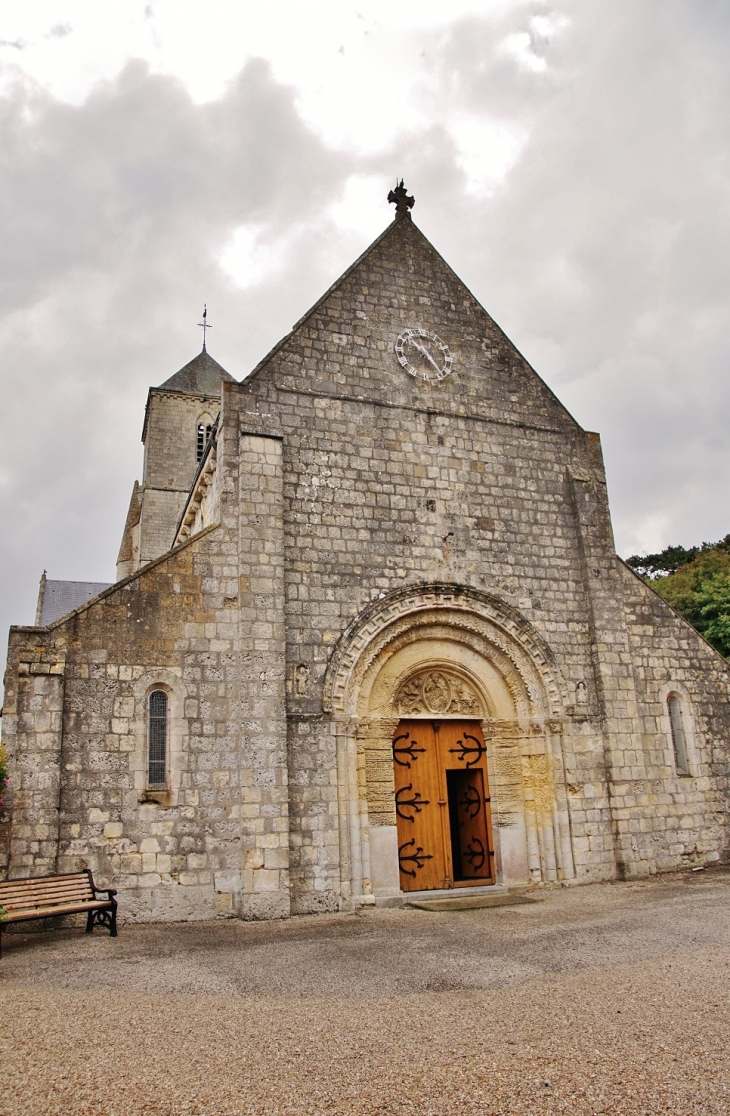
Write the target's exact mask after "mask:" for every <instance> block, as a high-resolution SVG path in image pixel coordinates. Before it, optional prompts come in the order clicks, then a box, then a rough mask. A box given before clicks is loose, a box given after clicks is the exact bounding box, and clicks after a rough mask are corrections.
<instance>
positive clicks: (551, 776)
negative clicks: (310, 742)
mask: <svg viewBox="0 0 730 1116" xmlns="http://www.w3.org/2000/svg"><path fill="white" fill-rule="evenodd" d="M561 691H562V686H561V683H560V679H559V676H558V672H557V670H556V669H555V666H554V663H553V661H552V657H551V655H550V652H549V649H548V648H547V646H546V644H545V643H544V641H543V640H542V639H541V638H540V636H539V635H538V634H537V633H536V632H535V630H534V628H532V627H531V625H529V624H528V623H527V622H526V621H525V619H524V617H522V616H521V615H520V614H519V613H518V612H517V611H516V610H515V609H513V608H512V607H511V606H509V605H507V604H506V603H505V602H503V601H500V600H497V599H495V598H494V597H491V596H490V595H488V594H486V593H483V592H480V591H478V590H473V589H467V588H464V587H454V586H441V585H439V586H428V587H421V588H415V589H413V588H409V589H403V590H399V591H398V592H396V593H393V594H390V595H389V596H388V597H386V598H384V599H383V600H382V601H378V602H375V603H374V604H373V605H372V606H370V608H369V609H367V610H366V612H365V613H364V614H363V615H362V616H361V617H360V618H359V619H358V620H357V621H356V622H355V623H354V624H353V625H352V626H351V628H350V629H349V631H348V633H347V634H346V636H345V637H343V639H342V641H341V643H340V645H339V646H338V648H337V649H336V651H335V654H334V656H333V659H332V661H331V664H330V669H329V671H328V677H327V679H326V684H325V710H326V711H328V712H329V713H330V715H331V718H332V720H331V725H332V730H333V731H334V733H335V736H336V740H337V755H338V796H339V820H340V826H339V839H340V866H341V868H340V870H341V879H342V885H341V886H342V896H343V903H344V905H345V906H347V905H348V904H349V903H358V902H369V901H374V898H373V897H375V898H377V897H381V898H383V899H384V900H385V898H387V897H388V896H390V895H392V896H397V895H402V894H403V893H404V892H407V891H409V890H440V889H441V888H443V887H444V886H446V887H448V886H462V887H469V886H474V885H475V883H477V882H481V883H489V882H492V881H494V882H499V883H506V884H508V885H512V886H517V885H525V884H529V883H531V882H532V883H539V882H541V881H549V880H559V879H571V878H573V876H574V874H575V870H574V866H573V856H572V839H571V832H570V818H569V807H568V802H567V795H566V785H565V772H564V767H563V754H562V732H563V717H562V696H561ZM436 725H438V729H436V727H435V726H436ZM426 726H430V728H426ZM414 730H416V734H417V737H418V735H419V734H420V739H418V741H417V742H418V743H419V744H424V740H425V739H426V737H425V736H424V733H427V732H433V734H434V738H437V739H434V742H433V745H432V753H433V769H432V773H431V774H430V775H428V776H427V777H426V780H427V783H428V786H427V787H426V785H425V784H424V787H422V788H421V787H418V786H417V785H416V782H415V781H414V780H412V779H411V778H410V775H411V774H412V773H413V774H415V773H416V772H417V771H420V770H423V769H419V768H418V767H417V764H418V762H420V761H421V759H422V758H424V756H423V754H420V753H416V754H417V756H418V759H417V761H416V764H412V765H411V769H410V770H409V768H408V767H405V768H402V769H401V768H400V765H399V764H398V763H396V761H395V759H394V751H393V745H394V741H395V738H396V736H398V735H400V734H405V733H406V732H408V733H410V734H411V736H410V739H413V731H414ZM465 730H466V731H468V732H469V735H471V736H473V737H474V738H475V739H476V741H477V742H478V745H479V746H481V745H483V746H484V749H485V750H484V752H483V753H482V752H480V753H479V762H478V763H477V764H474V766H473V767H468V766H467V758H465V759H464V761H463V762H454V761H455V758H456V756H457V755H458V754H459V746H458V743H457V742H458V740H461V741H462V742H463V741H464V731H465ZM443 733H445V734H446V735H443V736H442V735H441V734H443ZM440 740H444V741H446V743H445V744H444V745H442V744H441V743H439V741H440ZM467 743H468V745H469V746H471V747H477V745H476V744H474V742H473V741H471V742H467ZM405 744H406V745H407V744H408V741H407V740H406V741H405ZM424 746H425V745H424ZM452 748H453V749H456V751H453V752H452ZM475 755H476V753H468V752H466V753H465V757H468V760H472V759H474V758H475ZM406 758H407V757H406ZM475 768H477V769H478V770H479V771H480V773H481V775H480V777H474V778H473V779H472V780H471V783H469V782H467V781H466V776H465V775H464V774H463V773H465V772H467V771H473V770H474V769H475ZM449 772H453V774H449ZM459 772H462V774H461V775H460V774H459ZM479 778H481V785H480V786H479V785H475V784H478V783H479ZM409 783H411V784H412V785H411V788H410V790H408V789H407V788H408V784H409ZM413 790H417V791H418V792H419V795H420V799H419V804H420V802H422V801H423V800H425V799H428V800H429V807H428V808H427V807H425V806H423V805H422V806H421V810H420V811H418V810H416V809H415V808H411V809H409V807H408V802H407V799H412V798H413V797H414V796H413V795H412V793H411V792H412V791H413ZM474 791H478V792H479V795H480V799H481V800H482V801H483V802H484V805H483V807H480V810H481V813H480V815H479V819H478V825H479V826H480V827H481V829H480V831H479V832H478V833H476V834H475V833H474V832H471V831H469V830H468V828H467V829H464V828H463V827H461V828H460V829H459V831H458V833H457V830H456V828H455V825H456V824H457V823H458V811H459V799H460V798H461V799H462V800H464V801H465V802H466V801H468V800H469V799H475V794H474ZM450 796H451V801H452V806H451V808H450V809H449V797H450ZM487 799H489V800H490V801H488V802H487V801H486V800H487ZM399 807H400V813H399ZM487 807H488V809H487ZM432 808H433V811H436V813H434V812H431V813H430V815H429V820H428V823H427V826H426V829H422V828H420V823H422V822H424V823H425V822H426V816H427V814H428V811H430V810H431V809H432ZM464 808H465V809H466V807H464ZM472 809H473V807H472ZM404 813H405V814H407V815H408V816H409V817H412V818H413V821H408V820H406V818H405V817H403V814H404ZM455 818H456V821H454V819H455ZM475 820H476V819H475ZM429 827H430V828H429ZM417 829H418V831H419V833H421V832H422V833H423V834H424V835H425V834H426V830H428V833H429V834H431V835H432V837H433V840H432V844H433V845H434V846H435V847H436V845H437V842H436V838H437V837H438V834H439V832H440V834H441V837H440V839H439V840H440V844H438V847H436V851H433V850H432V849H429V848H426V845H425V844H424V841H423V840H420V839H419V837H417V836H416V831H417ZM411 830H412V831H413V832H410V831H411ZM462 833H463V835H464V836H463V838H462ZM475 835H476V836H478V837H479V841H481V843H482V845H484V846H485V854H486V856H485V861H484V864H488V868H487V869H486V871H487V872H488V875H484V876H481V877H478V876H476V875H474V874H471V875H470V873H469V869H470V868H472V863H471V861H469V858H468V857H467V858H466V868H465V859H464V856H463V855H462V840H463V847H464V848H466V849H469V848H471V851H472V853H475V852H478V851H479V845H478V844H477V843H476V842H474V841H473V840H472V838H473V837H474V836H475ZM457 838H458V839H457ZM411 841H413V842H414V844H412V845H411V844H408V846H407V848H403V846H404V845H405V844H407V843H408V842H411ZM419 847H420V848H421V849H422V851H423V853H424V854H428V855H429V856H430V858H432V859H426V858H425V856H422V857H421V859H422V861H423V863H424V867H423V869H419V868H418V867H417V866H416V864H415V862H411V861H408V860H406V859H404V857H408V856H409V855H414V854H416V853H417V851H418V849H419ZM479 860H480V856H479V855H474V858H473V863H474V864H477V863H478V862H479ZM455 862H457V863H456V867H455ZM484 864H482V865H480V868H479V871H484ZM403 867H405V868H406V869H408V870H410V871H413V870H415V871H416V877H415V878H414V877H413V876H410V875H408V873H407V872H403V871H401V869H402V868H403ZM424 873H425V874H424ZM456 877H460V878H458V879H457V878H456Z"/></svg>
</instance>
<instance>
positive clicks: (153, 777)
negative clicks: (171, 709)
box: [147, 690, 167, 790]
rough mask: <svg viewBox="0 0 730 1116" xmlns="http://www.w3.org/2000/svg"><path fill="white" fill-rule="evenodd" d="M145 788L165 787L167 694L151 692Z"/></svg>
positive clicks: (161, 691) (158, 691) (157, 691)
mask: <svg viewBox="0 0 730 1116" xmlns="http://www.w3.org/2000/svg"><path fill="white" fill-rule="evenodd" d="M147 722H148V723H147V786H148V787H149V788H150V789H152V790H154V789H159V788H164V787H165V786H166V785H167V694H166V693H165V691H164V690H153V691H152V693H151V694H150V696H149V699H148V713H147Z"/></svg>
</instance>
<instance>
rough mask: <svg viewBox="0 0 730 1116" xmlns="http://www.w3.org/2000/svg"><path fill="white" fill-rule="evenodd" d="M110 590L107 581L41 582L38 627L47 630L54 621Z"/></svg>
mask: <svg viewBox="0 0 730 1116" xmlns="http://www.w3.org/2000/svg"><path fill="white" fill-rule="evenodd" d="M108 588H109V583H108V582H106V581H49V580H46V581H45V583H44V582H41V588H40V592H39V594H38V613H37V614H36V615H37V619H36V625H38V626H40V627H41V628H45V627H46V626H47V625H48V624H52V623H53V622H54V620H58V619H60V617H61V616H65V615H66V613H67V612H73V610H74V609H75V608H80V607H81V605H83V604H86V602H87V601H90V600H91V598H92V597H95V596H96V594H97V593H101V592H103V591H104V589H108Z"/></svg>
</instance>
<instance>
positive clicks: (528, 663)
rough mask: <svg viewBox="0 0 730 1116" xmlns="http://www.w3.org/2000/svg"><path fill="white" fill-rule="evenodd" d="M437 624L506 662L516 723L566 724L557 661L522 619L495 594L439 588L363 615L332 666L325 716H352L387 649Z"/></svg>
mask: <svg viewBox="0 0 730 1116" xmlns="http://www.w3.org/2000/svg"><path fill="white" fill-rule="evenodd" d="M439 616H440V617H441V618H442V621H443V622H444V623H448V624H449V625H450V626H451V628H452V631H453V632H454V633H456V632H457V631H460V632H462V633H464V634H465V635H468V634H471V635H472V636H477V637H479V638H482V639H484V640H486V641H487V642H488V643H489V644H490V645H491V647H492V648H494V650H495V651H496V652H497V653H498V654H499V655H501V656H502V657H504V658H505V659H506V660H508V661H509V663H510V664H511V669H508V670H506V671H504V672H503V675H504V677H505V681H506V682H507V684H509V683H510V678H509V676H510V675H512V677H513V679H514V685H515V693H514V698H515V706H516V708H517V712H518V715H519V716H530V715H535V714H543V715H544V714H548V715H549V714H550V713H552V714H553V715H554V716H555V715H557V716H558V717H560V716H562V711H563V703H562V698H561V683H560V681H559V678H558V672H557V670H556V666H555V663H554V660H553V656H552V653H551V651H550V649H549V648H548V646H547V644H546V643H545V642H544V640H543V639H542V638H541V637H540V636H539V635H538V633H537V632H536V631H535V629H534V628H533V627H532V626H531V625H530V624H529V623H528V622H527V621H526V620H525V618H524V617H523V616H521V615H520V614H519V613H518V612H517V611H516V610H515V609H513V608H512V607H511V606H510V605H508V604H507V603H506V602H505V601H503V600H500V599H497V598H495V597H494V596H492V595H491V594H488V593H485V592H482V591H480V590H476V589H473V588H469V587H465V586H459V587H457V586H451V585H441V584H430V585H428V586H425V585H424V586H404V587H403V589H401V590H397V591H395V592H394V593H392V594H388V595H387V596H386V597H384V598H383V599H381V600H379V601H374V602H373V603H372V604H371V605H370V606H369V607H368V608H366V609H365V610H364V612H363V613H362V614H361V616H360V617H358V619H357V620H356V621H355V622H354V623H353V625H352V626H351V627H350V628H349V629H348V631H347V632H346V633H345V634H344V635H343V637H342V638H341V640H340V641H339V643H338V645H337V647H336V648H335V651H334V653H333V655H332V658H331V660H330V663H329V666H328V668H327V675H326V678H325V685H324V694H323V705H324V709H325V711H332V712H345V711H346V710H354V708H355V706H356V704H357V699H356V694H357V692H358V690H359V687H360V685H361V683H362V681H363V679H364V677H365V675H366V674H367V673H368V671H369V670H370V668H371V666H373V665H374V663H375V660H376V659H378V658H380V657H381V656H382V655H383V654H384V653H385V654H387V653H388V651H387V648H388V645H389V644H392V641H393V639H394V638H397V636H398V633H399V631H401V630H403V631H410V633H411V638H415V637H416V636H417V633H418V629H419V628H421V626H422V625H432V624H433V623H434V621H436V620H437V618H438V617H439ZM391 650H392V648H391ZM518 691H521V693H518ZM522 695H524V698H523V701H524V700H525V699H526V703H527V704H526V706H525V708H524V709H522V708H520V705H521V704H522V702H521V701H520V700H519V699H520V698H521V697H522Z"/></svg>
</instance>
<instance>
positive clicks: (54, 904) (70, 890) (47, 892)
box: [0, 868, 117, 957]
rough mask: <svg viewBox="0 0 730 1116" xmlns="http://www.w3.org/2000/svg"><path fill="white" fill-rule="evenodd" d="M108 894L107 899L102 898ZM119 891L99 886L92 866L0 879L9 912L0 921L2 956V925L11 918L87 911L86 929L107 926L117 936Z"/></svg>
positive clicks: (0, 897)
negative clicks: (53, 874) (80, 869)
mask: <svg viewBox="0 0 730 1116" xmlns="http://www.w3.org/2000/svg"><path fill="white" fill-rule="evenodd" d="M100 895H106V899H100V898H99V896H100ZM115 895H116V891H113V890H111V889H107V888H98V887H96V886H95V884H94V877H93V876H92V874H91V871H90V869H89V868H86V869H85V870H84V871H83V872H72V873H70V874H69V875H66V876H31V877H27V878H25V879H20V880H5V881H4V882H2V883H0V907H4V908H5V910H6V911H7V915H6V917H5V918H3V920H2V921H1V922H0V957H2V931H3V927H4V926H7V925H9V924H10V923H11V922H26V921H28V920H30V919H33V918H52V917H60V916H61V915H68V914H78V913H79V912H81V911H86V912H87V918H86V933H87V934H90V933H91V932H92V930H93V929H94V927H95V926H108V927H109V932H110V934H111V936H112V937H113V938H116V936H117V901H116V899H115V898H114V896H115Z"/></svg>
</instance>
